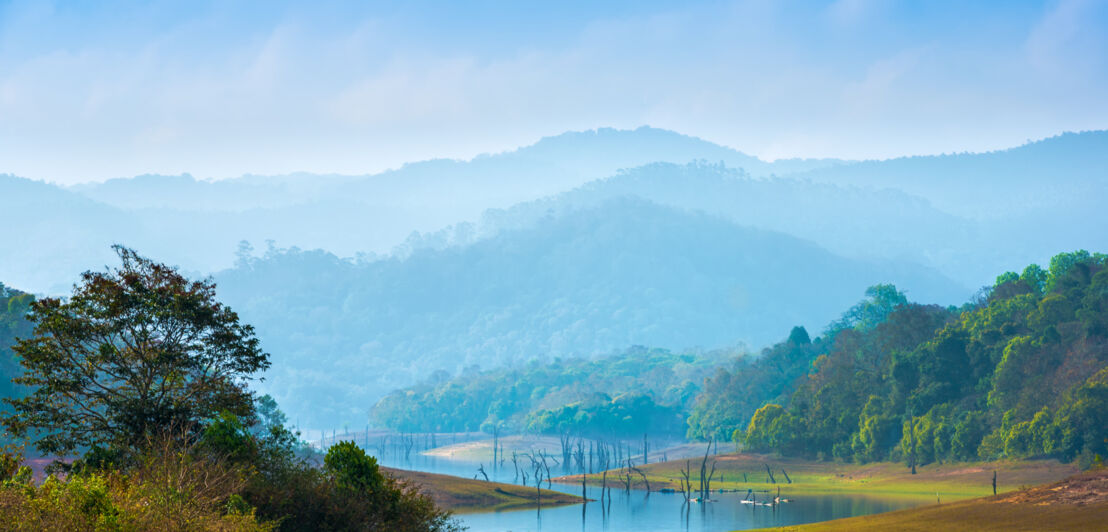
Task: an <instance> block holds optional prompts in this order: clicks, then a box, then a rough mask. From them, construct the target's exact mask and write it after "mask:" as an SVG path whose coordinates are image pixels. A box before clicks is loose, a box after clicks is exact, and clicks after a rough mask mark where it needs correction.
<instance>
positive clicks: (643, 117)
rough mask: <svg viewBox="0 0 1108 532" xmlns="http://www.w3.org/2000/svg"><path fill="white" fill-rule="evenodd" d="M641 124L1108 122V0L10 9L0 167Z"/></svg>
mask: <svg viewBox="0 0 1108 532" xmlns="http://www.w3.org/2000/svg"><path fill="white" fill-rule="evenodd" d="M641 125H650V126H653V127H659V128H666V129H672V130H674V131H678V132H681V133H685V134H688V135H693V136H698V137H701V138H704V139H706V140H710V141H713V142H717V143H719V144H723V145H726V146H729V147H732V148H735V149H738V150H740V151H743V152H746V153H750V154H753V155H757V156H759V157H762V158H764V159H776V158H782V157H841V158H851V159H862V158H888V157H894V156H900V155H911V154H929V153H947V152H961V151H984V150H991V149H1000V148H1005V147H1010V146H1015V145H1019V144H1022V143H1024V142H1027V141H1028V140H1034V139H1039V138H1044V137H1049V136H1053V135H1056V134H1058V133H1061V132H1063V131H1079V130H1090V129H1104V128H1108V1H1106V0H1061V1H1046V2H1033V1H1027V2H1022V1H1018V2H1012V1H1004V2H984V1H981V2H972V3H971V2H962V1H953V2H944V1H928V2H893V1H880V0H872V1H871V0H838V1H824V2H784V1H782V2H778V1H768V0H767V1H735V2H714V1H713V2H695V1H693V2H689V1H685V2H656V1H647V0H639V1H629V2H620V1H614V2H576V1H559V2H542V3H540V2H482V1H479V0H478V1H467V2H420V1H415V2H348V3H344V2H281V1H276V0H270V1H265V2H246V1H242V2H228V1H211V2H206V1H203V0H194V1H189V2H157V1H155V2H120V1H112V0H107V1H102V2H24V1H5V0H0V173H10V174H16V175H20V176H23V177H28V178H33V179H41V180H46V181H51V182H57V183H64V184H69V183H78V182H83V181H92V180H103V179H108V178H113V177H125V176H132V175H138V174H146V173H164V174H179V173H184V172H188V173H191V174H192V175H194V176H197V177H201V178H226V177H234V176H238V175H242V174H247V173H253V174H284V173H290V172H296V171H308V172H318V173H344V174H364V173H371V172H377V171H381V170H384V169H387V168H394V167H397V166H399V165H401V164H403V163H404V162H408V161H416V160H423V159H428V158H434V157H451V158H463V159H466V158H470V157H473V156H475V155H478V154H481V153H495V152H500V151H505V150H510V149H514V148H516V147H518V146H522V145H527V144H531V143H533V142H535V141H537V140H538V139H540V138H541V137H544V136H549V135H556V134H559V133H561V132H564V131H567V130H585V129H593V128H598V127H616V128H635V127H638V126H641Z"/></svg>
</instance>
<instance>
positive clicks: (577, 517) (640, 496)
mask: <svg viewBox="0 0 1108 532" xmlns="http://www.w3.org/2000/svg"><path fill="white" fill-rule="evenodd" d="M379 460H380V462H381V463H382V464H383V465H386V466H389V467H397V468H403V469H414V470H418V471H429V472H433V473H443V474H448V475H456V476H462V477H467V478H473V475H475V474H477V467H478V465H479V464H478V463H476V462H466V461H460V460H452V459H444V458H439V457H433V456H423V455H416V454H414V453H413V454H412V456H411V459H410V460H407V461H406V460H404V458H403V456H393V457H388V456H386V457H379ZM485 471H486V473H488V475H489V478H490V479H492V480H496V481H500V482H509V483H511V482H513V481H514V480H515V479H514V478H513V477H514V476H515V470H514V469H513V468H512V467H511V465H510V464H509V465H508V467H506V468H500V469H496V470H494V469H492V468H491V467H489V466H488V465H487V464H486V467H485ZM551 471H552V472H554V468H551ZM555 474H558V473H556V472H555ZM516 483H518V482H516ZM529 484H530V482H529ZM543 487H544V488H545V487H546V486H545V483H544V486H543ZM551 489H554V490H558V491H564V492H567V493H573V494H576V495H580V494H581V486H580V485H579V484H578V485H576V486H574V485H567V484H557V483H554V484H551ZM587 493H588V497H589V498H590V499H597V500H599V499H600V488H593V487H590V488H588V490H587ZM611 495H612V498H611V501H610V502H608V501H606V502H605V504H604V505H603V506H601V504H600V503H599V502H591V503H589V504H587V505H571V506H559V507H554V508H543V509H542V510H536V509H529V510H517V511H510V512H490V513H479V514H465V515H460V516H458V517H459V518H460V520H461V521H462V522H463V523H464V524H465V525H466V526H468V527H469V529H470V530H471V531H473V532H486V531H497V532H499V531H513V532H526V531H548V532H554V531H563V530H570V531H572V530H606V531H611V532H632V531H668V530H688V531H695V532H721V531H727V530H741V529H747V528H761V527H768V526H785V525H797V524H802V523H811V522H815V521H826V520H829V519H838V518H841V517H851V516H855V515H866V514H872V513H879V512H887V511H891V510H899V509H902V508H911V507H915V506H920V505H923V504H931V503H934V502H935V501H934V499H930V498H923V499H904V498H896V499H889V498H882V497H874V496H868V495H838V494H836V495H805V496H796V497H794V498H792V499H793V500H792V502H789V503H787V504H782V505H778V506H777V508H776V509H773V508H770V507H764V506H757V507H754V506H752V505H749V504H742V503H741V502H739V501H741V500H742V498H743V496H744V494H740V493H713V494H712V498H713V499H714V500H715V502H710V503H703V504H697V503H693V504H691V505H685V504H684V498H683V497H681V495H680V494H677V493H657V492H652V493H647V492H645V491H643V490H635V489H633V490H631V492H630V493H629V494H628V493H626V492H625V491H624V490H622V489H616V488H612V489H611ZM766 496H767V495H766V494H758V497H759V499H761V498H763V497H766Z"/></svg>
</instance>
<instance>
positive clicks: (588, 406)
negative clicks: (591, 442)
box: [373, 347, 734, 439]
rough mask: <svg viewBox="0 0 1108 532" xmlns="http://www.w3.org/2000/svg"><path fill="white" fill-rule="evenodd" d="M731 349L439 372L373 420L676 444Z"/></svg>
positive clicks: (411, 426) (382, 406) (409, 428)
mask: <svg viewBox="0 0 1108 532" xmlns="http://www.w3.org/2000/svg"><path fill="white" fill-rule="evenodd" d="M733 355H734V354H733V353H731V352H728V351H716V352H689V353H671V352H669V351H666V350H663V349H648V348H645V347H635V348H632V349H629V350H627V351H624V352H621V353H617V354H613V355H609V356H605V357H601V358H597V359H584V358H571V359H554V360H544V361H539V360H534V361H531V362H529V363H527V364H522V365H518V366H517V367H512V368H501V369H494V370H486V371H478V370H476V369H473V368H471V369H469V370H466V371H464V372H462V373H461V374H459V375H456V376H451V375H449V374H448V373H446V372H442V371H440V372H436V373H434V374H432V375H431V376H430V377H429V378H428V379H427V380H425V381H424V382H421V383H420V384H418V385H416V386H413V387H411V388H405V389H402V390H397V391H394V392H392V393H390V394H389V395H388V396H386V397H385V398H383V399H381V401H380V402H378V403H377V405H376V406H374V407H373V419H374V420H375V421H376V422H377V423H379V424H380V425H381V426H384V427H388V428H391V429H394V430H397V431H401V432H455V431H476V430H484V431H486V432H492V431H493V430H494V428H498V429H500V430H501V431H503V432H507V433H519V432H530V433H539V434H558V435H562V434H573V435H575V436H589V437H597V438H613V437H614V438H640V437H642V435H643V434H644V433H650V434H654V435H659V436H663V437H669V438H675V439H680V438H682V437H684V435H685V417H686V416H687V415H688V409H689V407H690V406H691V405H692V400H693V398H694V397H696V394H697V392H698V391H699V390H700V384H701V382H703V381H704V378H705V377H706V376H708V375H709V374H711V372H713V371H715V369H716V367H717V366H719V365H721V364H724V363H726V362H728V360H729V359H730V358H731V357H732V356H733Z"/></svg>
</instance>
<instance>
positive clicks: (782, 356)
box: [687, 327, 828, 441]
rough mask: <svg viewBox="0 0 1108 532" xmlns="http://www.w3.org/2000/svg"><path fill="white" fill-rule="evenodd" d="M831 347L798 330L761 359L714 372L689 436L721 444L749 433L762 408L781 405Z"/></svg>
mask: <svg viewBox="0 0 1108 532" xmlns="http://www.w3.org/2000/svg"><path fill="white" fill-rule="evenodd" d="M827 345H828V344H827V343H826V342H824V341H823V340H822V339H820V338H816V340H815V341H812V340H811V339H810V338H809V337H808V331H806V330H805V329H804V328H803V327H794V328H793V330H792V332H791V333H790V334H789V339H788V340H786V341H785V342H782V343H779V344H777V345H775V346H773V347H771V348H767V349H765V350H763V351H762V353H761V356H759V357H757V358H754V357H742V358H740V359H738V360H736V361H735V362H734V365H733V367H732V368H731V369H730V370H728V369H726V368H718V369H716V371H715V372H714V373H712V374H711V376H710V377H708V378H707V379H705V381H704V386H703V391H702V392H701V394H700V396H698V397H697V398H696V402H695V404H694V406H693V408H692V411H691V412H690V414H689V419H688V431H687V435H688V437H689V438H692V439H699V440H707V439H715V440H717V441H719V440H726V439H728V438H731V437H732V435H733V433H734V432H735V431H736V430H739V431H743V430H745V429H746V425H747V423H748V420H749V419H750V417H751V416H753V415H754V412H755V410H757V409H758V408H759V407H761V406H762V405H764V404H766V403H769V402H773V403H778V404H780V403H783V402H784V401H786V400H787V399H788V397H789V396H790V395H792V393H793V391H794V390H795V389H796V385H797V383H798V381H799V380H800V379H801V378H802V377H803V376H804V375H806V374H807V373H808V370H809V369H810V368H811V366H812V363H813V362H814V361H815V360H816V358H817V357H818V356H819V355H821V354H823V353H824V352H825V351H826V347H827ZM736 441H738V440H736Z"/></svg>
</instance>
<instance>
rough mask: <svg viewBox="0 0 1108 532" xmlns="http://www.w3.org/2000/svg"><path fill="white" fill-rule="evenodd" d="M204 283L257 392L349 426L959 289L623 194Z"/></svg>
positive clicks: (300, 257) (283, 255)
mask: <svg viewBox="0 0 1108 532" xmlns="http://www.w3.org/2000/svg"><path fill="white" fill-rule="evenodd" d="M216 279H217V281H218V282H219V285H220V296H221V297H222V298H224V299H225V300H226V301H227V302H228V303H229V304H230V305H231V306H232V307H233V308H235V309H236V310H237V311H238V312H240V314H241V315H242V317H243V318H244V319H245V320H246V321H247V322H249V323H253V324H254V325H255V326H256V327H257V329H258V333H259V336H260V337H261V338H262V339H263V342H264V344H265V348H266V349H268V350H270V351H271V352H272V353H273V354H274V361H275V364H274V367H275V368H278V369H277V370H275V372H274V375H271V376H269V379H270V383H269V384H268V385H267V387H268V389H267V391H270V392H272V393H274V394H276V395H278V396H280V397H278V399H279V400H281V402H282V404H285V405H296V406H293V407H290V410H293V411H294V412H295V413H296V414H299V415H301V416H302V418H303V419H305V420H306V419H309V418H314V419H326V420H328V421H329V422H338V421H349V422H360V420H361V419H364V417H363V416H364V414H365V412H366V409H367V408H368V407H369V405H370V404H371V402H372V400H374V399H376V398H377V397H379V396H380V395H381V394H383V393H384V392H386V391H388V390H389V389H392V388H394V387H397V386H402V385H406V384H411V383H413V382H415V381H416V380H419V379H420V378H422V377H424V376H426V375H428V374H430V372H432V371H434V370H437V369H446V370H448V371H457V370H459V369H461V368H463V367H466V366H469V365H473V364H479V365H481V366H484V367H493V366H500V365H506V364H511V363H515V362H520V361H523V360H527V359H530V358H533V357H537V356H572V355H593V354H597V353H604V352H609V351H611V350H613V349H617V348H623V347H626V346H629V345H634V344H641V345H649V346H658V347H674V348H681V347H687V346H704V347H717V346H723V345H733V344H735V343H736V342H749V343H751V344H754V345H759V344H761V343H764V342H767V341H769V340H772V339H773V337H774V336H775V335H776V334H778V333H779V331H781V330H782V329H787V328H788V327H791V326H793V325H797V324H804V325H807V326H809V327H810V328H812V329H813V330H819V329H821V328H822V326H823V325H825V324H826V323H827V322H828V321H830V320H831V319H832V318H834V317H835V316H836V315H837V312H838V311H839V309H841V308H843V307H844V306H847V305H848V304H849V303H851V302H853V301H855V300H856V299H857V298H858V297H860V295H861V294H862V292H863V291H864V289H865V288H866V287H867V286H869V285H871V284H875V283H879V282H894V283H897V284H898V286H901V287H902V288H906V289H908V290H909V291H910V292H911V293H912V294H913V296H914V297H916V298H918V299H922V300H940V301H955V300H960V299H961V298H963V297H965V296H966V295H968V291H967V290H966V289H964V288H962V287H960V286H958V285H957V284H956V283H954V282H952V281H950V280H949V279H948V278H945V277H943V276H941V275H939V274H937V273H935V272H933V271H930V270H926V269H922V268H919V267H911V266H895V265H883V264H874V263H868V262H860V261H853V260H848V259H843V258H840V257H838V256H835V255H833V254H831V253H829V252H827V251H825V250H823V249H821V248H819V247H818V246H816V245H814V244H812V243H809V242H806V241H802V240H798V239H796V238H793V237H789V236H787V235H783V234H780V233H774V232H768V231H762V230H757V229H750V228H744V227H740V226H736V225H734V224H732V223H730V222H728V221H726V220H723V219H720V218H717V217H713V216H708V215H704V214H696V213H690V212H685V211H681V210H676V209H672V208H667V207H662V206H659V205H656V204H652V203H648V202H645V201H642V200H635V199H626V198H625V199H614V200H611V201H608V202H605V203H602V204H599V205H597V206H595V207H591V208H583V209H580V210H573V211H568V212H565V213H560V214H558V215H556V216H551V217H550V218H547V219H544V220H541V221H540V222H539V223H536V224H534V225H532V226H530V227H526V228H521V229H518V230H508V231H504V232H502V233H499V234H496V235H494V236H491V237H489V238H485V239H481V240H478V241H477V242H475V243H472V244H469V245H465V246H449V247H446V248H445V249H427V248H425V249H415V250H414V251H412V253H411V254H410V255H409V256H407V257H405V258H389V259H385V260H378V261H372V262H352V261H343V260H340V259H337V258H336V257H334V256H332V255H330V254H327V253H322V252H301V251H295V250H294V251H286V252H280V251H276V250H273V251H271V252H270V253H268V254H267V256H265V257H262V258H257V259H254V260H251V261H248V262H246V263H243V264H242V265H240V267H239V268H236V269H233V270H228V271H224V272H222V273H220V274H218V275H217V277H216ZM338 405H341V406H338Z"/></svg>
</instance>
